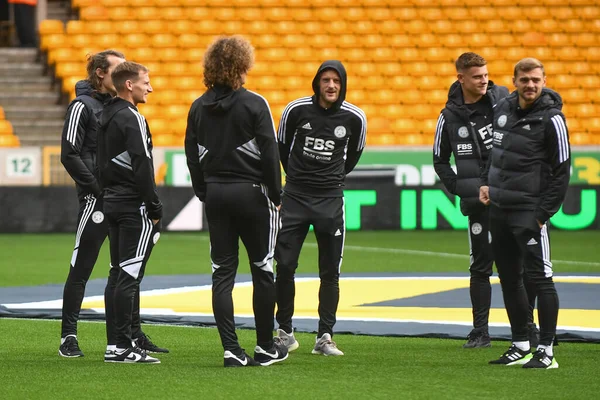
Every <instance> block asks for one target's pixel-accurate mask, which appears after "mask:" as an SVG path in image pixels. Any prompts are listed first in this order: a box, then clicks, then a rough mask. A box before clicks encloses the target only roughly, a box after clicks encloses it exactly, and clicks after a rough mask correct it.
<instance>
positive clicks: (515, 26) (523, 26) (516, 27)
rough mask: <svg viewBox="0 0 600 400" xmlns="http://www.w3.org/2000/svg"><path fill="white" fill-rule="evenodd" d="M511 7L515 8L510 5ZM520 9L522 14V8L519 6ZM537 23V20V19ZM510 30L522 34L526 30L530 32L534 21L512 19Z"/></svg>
mask: <svg viewBox="0 0 600 400" xmlns="http://www.w3.org/2000/svg"><path fill="white" fill-rule="evenodd" d="M510 9H513V8H512V7H510ZM519 11H520V12H521V14H523V11H522V9H520V8H519ZM536 23H537V21H536ZM509 27H510V31H511V32H512V33H514V34H517V35H518V34H522V33H525V32H530V31H531V30H532V23H531V21H529V20H527V19H520V18H519V19H512V20H511V22H510V25H509Z"/></svg>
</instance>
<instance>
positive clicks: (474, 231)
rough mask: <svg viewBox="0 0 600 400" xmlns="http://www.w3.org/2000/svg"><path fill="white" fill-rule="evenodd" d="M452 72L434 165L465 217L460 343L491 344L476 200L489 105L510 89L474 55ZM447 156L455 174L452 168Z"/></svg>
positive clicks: (487, 258)
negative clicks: (466, 321) (465, 305)
mask: <svg viewBox="0 0 600 400" xmlns="http://www.w3.org/2000/svg"><path fill="white" fill-rule="evenodd" d="M456 72H457V78H458V79H457V81H456V82H454V83H453V84H452V86H451V87H450V92H449V93H448V102H447V103H446V107H445V108H444V109H443V110H442V112H441V113H440V116H439V118H438V122H437V126H436V131H435V140H434V145H433V166H434V168H435V171H436V173H437V174H438V176H439V177H440V180H441V181H442V183H443V184H444V186H445V187H446V189H447V190H448V192H450V193H451V194H454V195H457V196H459V197H460V209H461V211H462V213H463V214H464V215H466V216H468V218H469V232H468V233H469V250H470V251H469V255H470V256H471V257H470V260H471V264H470V266H469V272H470V275H471V279H470V295H471V306H472V310H473V330H472V331H471V333H469V335H468V340H467V343H465V344H464V345H463V347H465V348H477V347H489V346H491V341H490V336H489V332H488V320H489V315H490V306H491V299H492V287H491V285H490V276H491V275H492V273H493V268H492V267H493V264H494V258H493V256H492V248H491V245H490V241H489V230H488V228H489V225H488V220H489V213H488V208H487V207H485V206H484V205H483V204H481V202H480V201H479V178H480V176H481V172H482V171H483V169H484V168H485V165H486V163H487V159H488V156H489V153H490V150H491V148H492V133H493V132H492V116H493V107H494V106H495V105H496V103H498V101H499V100H500V99H502V98H504V97H506V96H507V95H508V89H507V88H505V87H504V86H498V85H495V84H494V82H492V81H490V80H489V79H488V70H487V62H486V60H485V59H484V58H483V57H481V56H480V55H478V54H475V53H463V54H461V55H460V56H459V57H458V59H457V60H456ZM451 155H454V163H455V165H456V172H454V170H453V169H452V167H451V166H450V156H451Z"/></svg>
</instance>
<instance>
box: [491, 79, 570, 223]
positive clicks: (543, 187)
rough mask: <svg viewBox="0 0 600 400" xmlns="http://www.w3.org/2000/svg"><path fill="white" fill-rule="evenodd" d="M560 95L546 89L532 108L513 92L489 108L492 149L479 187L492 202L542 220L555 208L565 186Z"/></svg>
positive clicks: (565, 155) (567, 156) (565, 137)
mask: <svg viewBox="0 0 600 400" xmlns="http://www.w3.org/2000/svg"><path fill="white" fill-rule="evenodd" d="M561 109H562V99H561V97H560V95H559V94H558V93H556V92H555V91H553V90H550V89H546V88H544V89H542V94H541V96H540V97H539V98H538V99H537V100H536V101H535V102H534V103H533V105H532V106H531V107H529V108H528V109H526V110H522V109H521V108H520V107H519V102H518V94H517V92H513V93H512V94H511V95H510V96H508V97H506V98H505V99H503V100H501V101H500V102H499V103H498V105H497V106H496V108H495V109H494V141H493V144H494V147H493V149H492V154H491V157H490V160H489V162H488V165H487V168H486V171H484V174H483V175H482V181H481V184H482V185H488V186H489V190H490V200H491V202H492V203H493V204H494V205H496V206H498V207H500V208H506V209H515V210H531V211H532V212H533V213H534V215H535V218H536V219H537V220H538V221H540V222H542V223H545V222H546V221H547V220H548V219H549V218H550V217H552V216H553V215H554V214H555V213H556V212H557V211H558V209H559V208H560V205H561V204H562V202H563V200H564V197H565V194H566V192H567V187H568V184H569V176H570V167H571V154H570V153H571V149H570V145H569V133H568V130H567V124H566V121H565V116H564V115H563V113H562V112H561Z"/></svg>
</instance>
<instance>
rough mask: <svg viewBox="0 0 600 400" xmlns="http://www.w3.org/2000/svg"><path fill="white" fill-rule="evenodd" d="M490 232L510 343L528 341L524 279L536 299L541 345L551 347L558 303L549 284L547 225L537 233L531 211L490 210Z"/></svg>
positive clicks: (550, 283) (527, 300) (553, 287)
mask: <svg viewBox="0 0 600 400" xmlns="http://www.w3.org/2000/svg"><path fill="white" fill-rule="evenodd" d="M490 232H491V234H492V248H493V250H494V257H495V260H496V267H497V268H498V275H499V276H500V284H501V286H502V294H503V296H504V305H505V306H506V312H507V314H508V318H509V320H510V325H511V330H512V340H513V341H515V342H516V341H527V340H528V336H527V322H528V314H529V309H530V305H529V298H528V295H527V292H526V289H525V285H524V283H523V276H524V275H525V276H526V277H527V281H528V285H529V286H530V288H531V290H532V291H534V294H535V296H537V299H538V318H539V324H540V344H542V345H551V344H552V342H553V340H554V336H555V335H556V324H557V320H558V309H559V302H558V294H557V292H556V288H555V286H554V281H553V280H552V263H551V261H550V238H549V235H548V225H547V224H546V225H544V226H543V227H542V228H541V229H540V227H539V225H538V223H537V221H536V220H535V215H534V213H533V212H532V211H520V210H505V209H501V208H498V207H495V206H491V207H490Z"/></svg>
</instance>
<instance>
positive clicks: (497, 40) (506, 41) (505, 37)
mask: <svg viewBox="0 0 600 400" xmlns="http://www.w3.org/2000/svg"><path fill="white" fill-rule="evenodd" d="M490 39H491V41H492V43H493V44H494V45H496V46H499V47H509V46H514V45H515V38H514V36H513V35H511V34H509V33H500V34H493V35H490Z"/></svg>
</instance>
